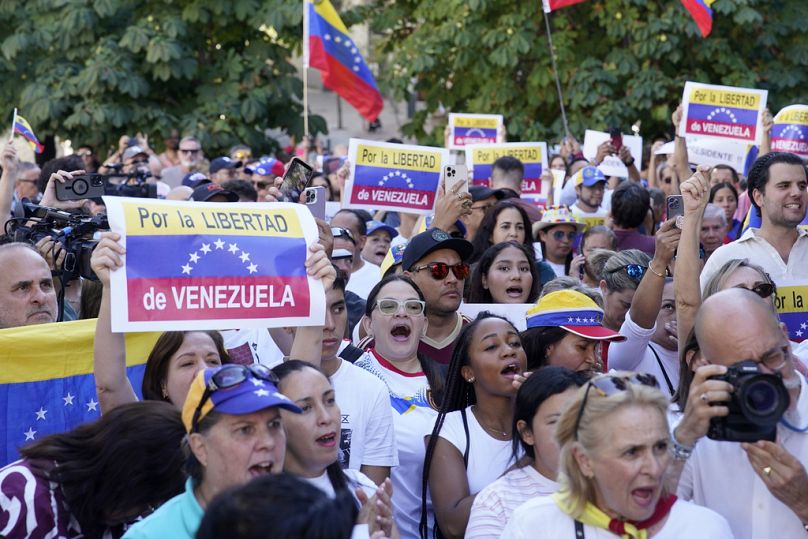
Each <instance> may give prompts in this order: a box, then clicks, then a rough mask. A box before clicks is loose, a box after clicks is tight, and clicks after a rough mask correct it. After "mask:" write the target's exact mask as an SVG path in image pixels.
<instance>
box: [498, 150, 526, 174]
mask: <svg viewBox="0 0 808 539" xmlns="http://www.w3.org/2000/svg"><path fill="white" fill-rule="evenodd" d="M492 168H498V169H500V170H501V171H503V172H513V171H518V172H519V174H522V175H524V173H525V165H524V164H522V162H521V161H520V160H519V159H517V158H515V157H513V156H511V155H503V156H502V157H500V158H499V159H497V160H496V161H494V165H493V167H492Z"/></svg>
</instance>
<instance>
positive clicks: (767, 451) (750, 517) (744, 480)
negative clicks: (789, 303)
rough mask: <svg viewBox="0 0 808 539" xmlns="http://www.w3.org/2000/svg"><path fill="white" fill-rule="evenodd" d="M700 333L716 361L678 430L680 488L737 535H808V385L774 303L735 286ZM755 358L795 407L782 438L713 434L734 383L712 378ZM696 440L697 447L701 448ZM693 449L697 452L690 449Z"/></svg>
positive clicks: (699, 323) (709, 311) (707, 307)
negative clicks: (681, 467) (750, 438)
mask: <svg viewBox="0 0 808 539" xmlns="http://www.w3.org/2000/svg"><path fill="white" fill-rule="evenodd" d="M696 338H697V340H698V344H699V347H700V351H701V354H702V356H703V358H704V359H705V360H707V361H708V363H710V364H709V365H706V366H703V367H700V368H698V369H697V370H696V374H695V376H694V378H693V382H692V383H691V386H690V392H689V397H688V400H687V405H686V407H685V411H684V412H685V413H684V417H683V418H682V421H681V422H680V423H679V425H678V426H677V427H676V429H675V430H674V444H673V454H674V458H676V459H678V462H679V464H681V462H682V459H687V458H688V456H689V460H687V462H686V464H685V465H684V470H683V471H682V475H681V478H680V480H679V484H678V495H679V496H680V497H681V498H683V499H685V500H692V501H693V502H695V503H697V504H699V505H703V506H705V507H708V508H710V509H712V510H714V511H716V512H718V513H720V514H721V515H722V516H724V517H725V518H726V519H727V520H728V521H729V523H730V526H731V527H732V531H733V533H734V535H735V537H736V538H740V539H769V538H771V537H784V538H786V537H787V538H791V537H795V538H796V537H805V536H806V529H808V528H806V527H805V523H808V475H806V471H805V468H804V466H803V465H802V464H801V462H808V434H806V433H805V432H801V431H802V429H804V428H805V427H806V425H808V388H807V387H806V382H805V379H804V378H803V377H802V375H800V374H799V373H798V372H796V371H795V370H794V359H793V357H792V355H791V349H790V346H789V343H788V340H787V339H786V336H785V335H784V334H783V332H782V331H781V330H780V326H779V324H778V321H777V318H776V317H775V316H773V313H772V309H771V304H770V303H768V302H767V301H764V300H763V299H761V298H760V297H758V296H756V295H755V294H754V293H753V292H750V291H748V290H744V289H739V288H731V289H728V290H724V291H721V292H718V293H717V294H715V295H713V296H711V297H709V298H707V300H705V302H704V304H703V305H702V307H701V309H700V310H699V314H698V316H697V319H696ZM743 360H751V361H753V362H755V363H756V364H757V366H758V369H759V370H760V372H763V373H776V374H779V375H780V376H781V377H782V381H783V385H785V387H786V390H787V393H788V399H789V406H788V409H787V410H786V412H785V414H784V416H783V418H782V419H781V421H780V422H779V423H778V424H777V426H776V443H775V442H770V441H758V442H755V443H738V442H730V441H717V440H713V439H708V438H706V437H705V434H706V433H707V431H708V428H709V426H710V418H711V417H719V416H726V415H727V414H728V413H729V409H728V408H727V407H726V406H724V401H727V400H729V398H730V391H731V385H730V384H729V383H728V382H726V381H722V380H715V379H710V378H711V377H713V376H716V375H720V374H722V373H723V372H725V371H726V367H728V366H730V365H733V364H735V363H738V362H739V361H743ZM694 446H695V447H694ZM691 451H692V455H689V453H690V452H691Z"/></svg>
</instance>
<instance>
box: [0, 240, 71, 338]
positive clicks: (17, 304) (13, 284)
mask: <svg viewBox="0 0 808 539" xmlns="http://www.w3.org/2000/svg"><path fill="white" fill-rule="evenodd" d="M56 317H57V307H56V291H55V289H54V287H53V277H52V276H51V270H50V268H49V267H48V263H47V262H46V261H45V259H44V258H42V256H41V255H40V254H39V253H38V252H36V250H35V249H34V248H33V247H32V246H30V245H28V244H27V243H8V244H5V245H0V329H5V328H14V327H19V326H30V325H33V324H47V323H50V322H56V319H57V318H56Z"/></svg>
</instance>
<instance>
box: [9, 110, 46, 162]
mask: <svg viewBox="0 0 808 539" xmlns="http://www.w3.org/2000/svg"><path fill="white" fill-rule="evenodd" d="M14 133H16V134H18V135H20V136H21V137H22V138H24V139H25V140H27V141H28V144H30V145H31V149H32V150H34V151H35V152H36V153H42V151H43V150H44V149H45V147H44V146H42V144H41V143H40V142H39V139H38V138H36V135H34V130H33V129H31V124H29V123H28V120H26V119H25V118H23V117H22V116H20V115H19V114H18V115H17V116H16V119H15V120H14Z"/></svg>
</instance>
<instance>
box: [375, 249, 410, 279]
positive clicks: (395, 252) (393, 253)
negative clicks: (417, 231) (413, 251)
mask: <svg viewBox="0 0 808 539" xmlns="http://www.w3.org/2000/svg"><path fill="white" fill-rule="evenodd" d="M406 248H407V242H406V241H405V242H403V243H399V244H398V245H393V246H392V247H390V250H389V251H387V254H386V255H384V259H383V260H382V263H381V265H380V266H379V272H380V273H381V274H382V279H384V278H385V277H387V274H388V272H390V270H392V269H394V268H395V267H396V266H398V265H399V264H401V259H402V258H403V257H404V250H405V249H406Z"/></svg>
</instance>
